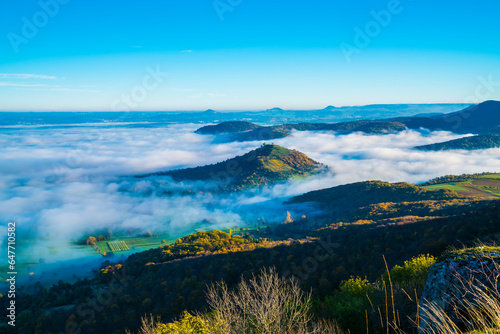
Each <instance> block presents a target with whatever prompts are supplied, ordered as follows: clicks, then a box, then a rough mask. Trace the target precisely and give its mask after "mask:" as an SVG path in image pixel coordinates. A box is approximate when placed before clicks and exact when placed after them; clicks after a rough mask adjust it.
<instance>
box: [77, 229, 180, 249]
mask: <svg viewBox="0 0 500 334" xmlns="http://www.w3.org/2000/svg"><path fill="white" fill-rule="evenodd" d="M163 240H165V241H166V243H169V244H170V243H173V242H175V240H177V239H172V237H171V236H170V235H168V234H160V235H158V236H153V237H124V236H123V237H122V236H120V237H113V238H110V239H108V240H105V241H99V242H97V243H96V246H97V248H98V249H99V251H101V253H103V254H104V253H108V252H113V253H117V252H125V251H129V250H138V251H139V250H146V249H150V248H154V247H159V246H161V245H162V244H163V242H162V241H163ZM85 247H87V248H89V249H90V250H92V248H90V247H88V246H85Z"/></svg>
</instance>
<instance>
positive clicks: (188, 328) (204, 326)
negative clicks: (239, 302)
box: [151, 311, 223, 334]
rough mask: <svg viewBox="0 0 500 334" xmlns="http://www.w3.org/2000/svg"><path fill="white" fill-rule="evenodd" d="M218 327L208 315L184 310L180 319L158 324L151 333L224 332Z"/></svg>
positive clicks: (197, 333)
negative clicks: (192, 313) (194, 313)
mask: <svg viewBox="0 0 500 334" xmlns="http://www.w3.org/2000/svg"><path fill="white" fill-rule="evenodd" d="M218 327H219V326H217V323H215V324H214V322H213V321H209V320H208V319H207V317H206V316H194V315H191V314H190V313H189V312H187V311H184V314H183V316H182V318H181V319H180V320H178V321H175V322H171V323H167V324H158V325H157V327H156V328H155V331H154V332H153V333H151V334H214V333H221V334H223V331H222V330H221V329H220V328H218Z"/></svg>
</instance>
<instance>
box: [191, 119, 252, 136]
mask: <svg viewBox="0 0 500 334" xmlns="http://www.w3.org/2000/svg"><path fill="white" fill-rule="evenodd" d="M257 128H260V125H257V124H254V123H250V122H245V121H229V122H222V123H219V124H216V125H207V126H204V127H201V128H199V129H198V130H196V133H199V134H204V135H206V134H211V135H213V134H219V133H234V132H242V131H249V130H253V129H257Z"/></svg>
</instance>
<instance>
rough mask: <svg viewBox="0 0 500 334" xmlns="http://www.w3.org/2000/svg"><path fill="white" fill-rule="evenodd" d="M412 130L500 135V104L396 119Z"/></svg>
mask: <svg viewBox="0 0 500 334" xmlns="http://www.w3.org/2000/svg"><path fill="white" fill-rule="evenodd" d="M394 120H395V121H399V122H401V123H404V124H405V125H406V126H407V127H408V128H410V129H418V128H426V129H429V130H446V131H452V132H455V133H475V134H494V133H500V127H499V126H500V102H499V101H486V102H483V103H480V104H477V105H474V106H471V107H468V108H465V109H463V110H460V111H457V112H453V113H449V114H443V115H437V116H430V117H405V118H395V119H394Z"/></svg>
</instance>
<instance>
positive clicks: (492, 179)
mask: <svg viewBox="0 0 500 334" xmlns="http://www.w3.org/2000/svg"><path fill="white" fill-rule="evenodd" d="M466 178H468V179H466ZM424 187H425V188H427V189H431V190H434V189H451V190H454V191H456V192H457V193H459V194H460V195H464V196H475V197H482V198H498V197H500V173H491V174H482V175H477V176H468V177H464V180H457V181H450V182H443V183H438V184H432V185H428V186H424Z"/></svg>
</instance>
